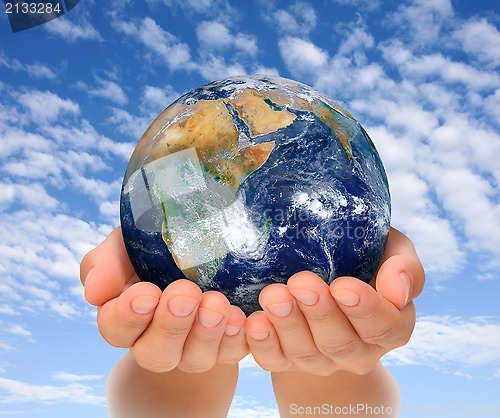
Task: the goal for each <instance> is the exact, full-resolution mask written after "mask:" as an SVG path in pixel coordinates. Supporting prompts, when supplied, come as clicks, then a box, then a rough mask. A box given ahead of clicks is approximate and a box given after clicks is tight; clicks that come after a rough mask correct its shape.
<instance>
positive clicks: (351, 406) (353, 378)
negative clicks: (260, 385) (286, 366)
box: [272, 363, 400, 418]
mask: <svg viewBox="0 0 500 418" xmlns="http://www.w3.org/2000/svg"><path fill="white" fill-rule="evenodd" d="M272 380H273V387H274V393H275V396H276V401H277V403H278V407H279V411H280V417H282V418H283V417H297V416H300V415H304V416H306V415H313V414H316V415H327V414H329V413H331V414H332V415H340V416H350V415H352V416H356V417H363V416H374V415H378V416H386V417H389V416H394V417H396V416H398V411H399V401H400V399H399V389H398V386H397V384H396V381H395V380H394V378H393V377H392V375H391V374H390V373H389V372H388V371H387V370H386V369H385V368H384V367H383V366H382V364H381V363H378V364H377V365H376V366H375V367H374V368H373V369H372V371H371V372H369V373H368V374H366V375H363V376H360V375H356V374H352V373H349V372H344V371H340V372H336V373H334V374H332V375H330V376H326V377H323V376H315V375H312V374H308V373H302V372H281V373H272ZM314 408H316V409H314ZM370 408H371V409H370ZM376 408H377V409H376ZM339 412H340V414H339Z"/></svg>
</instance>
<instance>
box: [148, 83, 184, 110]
mask: <svg viewBox="0 0 500 418" xmlns="http://www.w3.org/2000/svg"><path fill="white" fill-rule="evenodd" d="M179 96H180V94H179V93H177V92H176V91H175V90H174V88H173V87H172V86H165V87H154V86H147V85H146V86H145V87H144V93H143V95H142V99H141V103H142V107H143V108H146V109H147V110H148V111H153V112H155V113H156V114H160V113H161V112H162V111H163V110H164V109H166V108H167V106H170V105H171V104H172V103H173V102H174V101H175V100H177V99H178V98H179Z"/></svg>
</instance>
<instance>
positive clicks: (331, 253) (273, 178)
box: [120, 75, 390, 314]
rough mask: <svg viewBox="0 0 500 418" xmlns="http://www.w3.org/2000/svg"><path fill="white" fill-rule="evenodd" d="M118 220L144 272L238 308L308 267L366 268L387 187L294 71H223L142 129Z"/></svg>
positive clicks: (330, 273) (350, 121) (351, 122)
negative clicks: (191, 285) (187, 284)
mask: <svg viewBox="0 0 500 418" xmlns="http://www.w3.org/2000/svg"><path fill="white" fill-rule="evenodd" d="M120 218H121V225H122V233H123V239H124V242H125V247H126V249H127V252H128V256H129V258H130V260H131V262H132V265H133V267H134V269H135V271H136V273H137V275H138V276H139V278H140V279H141V280H144V281H149V282H152V283H155V284H156V285H158V286H159V287H160V288H161V289H164V288H165V287H166V286H167V285H168V284H169V283H171V282H173V281H174V280H178V279H181V278H187V279H189V280H192V281H194V282H195V283H197V284H198V285H199V286H200V287H201V289H202V290H203V291H206V290H217V291H220V292H222V293H224V294H225V295H226V296H227V298H228V299H229V301H230V302H231V303H232V304H234V305H237V306H239V307H241V308H242V309H243V311H244V312H245V313H247V314H249V313H251V312H253V311H255V310H258V309H259V303H258V296H259V292H260V291H261V290H262V289H263V288H264V287H265V286H267V285H268V284H271V283H286V281H287V280H288V278H289V277H290V276H292V275H293V274H295V273H297V272H300V271H304V270H308V271H312V272H314V273H316V274H318V275H319V276H320V277H321V278H322V279H323V280H324V281H325V282H326V283H328V284H329V283H331V282H332V280H334V279H335V278H336V277H339V276H346V275H348V276H354V277H356V278H358V279H360V280H363V281H365V282H368V281H370V279H371V278H372V276H373V275H374V273H375V271H376V269H377V267H378V265H379V263H380V260H381V257H382V254H383V252H384V248H385V245H386V242H387V237H388V234H389V229H390V194H389V187H388V182H387V177H386V174H385V171H384V167H383V165H382V162H381V159H380V157H379V155H378V153H377V150H376V149H375V146H374V144H373V142H372V141H371V139H370V138H369V136H368V134H367V133H366V132H365V130H364V129H363V128H362V127H361V125H360V124H359V123H358V122H356V120H355V119H354V118H353V117H352V116H351V115H350V114H349V113H348V112H347V111H346V110H344V109H343V108H342V107H341V106H340V105H339V104H337V103H336V102H334V101H333V100H332V99H330V98H329V97H327V96H326V95H324V94H322V93H320V92H319V91H317V90H315V89H313V88H311V87H308V86H306V85H304V84H300V83H298V82H295V81H291V80H287V79H284V78H280V77H274V76H273V77H270V76H258V75H253V76H243V77H232V78H226V79H223V80H219V81H215V82H212V83H209V84H206V85H204V86H202V87H200V88H197V89H195V90H193V91H191V92H189V93H187V94H185V95H184V96H182V97H180V98H179V99H178V100H176V101H175V102H174V103H172V104H171V105H170V106H169V107H167V108H166V109H165V110H164V111H163V112H162V113H161V114H160V115H159V116H158V117H157V119H156V120H155V121H154V122H153V123H152V124H151V126H150V127H149V128H148V129H147V130H146V132H145V133H144V135H143V136H142V138H141V140H140V141H139V143H138V145H137V147H136V148H135V150H134V152H133V154H132V157H131V159H130V162H129V164H128V166H127V170H126V173H125V176H124V181H123V186H122V193H121V201H120Z"/></svg>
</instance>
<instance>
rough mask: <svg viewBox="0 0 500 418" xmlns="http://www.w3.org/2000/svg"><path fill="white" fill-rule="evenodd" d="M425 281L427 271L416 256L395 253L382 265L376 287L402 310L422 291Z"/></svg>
mask: <svg viewBox="0 0 500 418" xmlns="http://www.w3.org/2000/svg"><path fill="white" fill-rule="evenodd" d="M424 281H425V272H424V269H423V267H422V264H421V263H420V261H419V259H418V258H417V257H416V256H411V255H393V256H392V257H389V258H388V259H387V260H385V261H384V263H383V264H382V265H381V266H380V268H379V270H378V272H377V277H376V279H375V288H376V289H377V292H378V293H379V294H380V295H382V296H383V297H384V298H385V299H387V300H388V301H389V302H391V303H392V304H393V305H394V306H396V307H397V308H398V309H399V310H401V309H403V308H404V307H405V306H406V305H407V304H408V303H409V302H410V301H412V300H413V299H414V298H416V297H417V296H418V295H419V294H420V293H421V292H422V290H423V288H424Z"/></svg>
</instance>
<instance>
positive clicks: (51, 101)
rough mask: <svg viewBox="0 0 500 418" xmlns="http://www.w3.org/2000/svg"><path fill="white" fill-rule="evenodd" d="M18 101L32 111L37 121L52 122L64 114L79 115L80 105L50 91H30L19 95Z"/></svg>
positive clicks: (31, 113)
mask: <svg viewBox="0 0 500 418" xmlns="http://www.w3.org/2000/svg"><path fill="white" fill-rule="evenodd" d="M18 101H19V103H20V104H22V105H23V106H25V107H26V108H27V109H28V110H29V111H30V116H31V119H32V121H33V122H35V123H44V122H51V121H53V120H56V119H57V118H59V117H60V116H61V115H63V114H68V113H69V114H73V115H77V114H78V113H79V112H80V107H79V106H78V104H77V103H75V102H73V101H72V100H70V99H61V98H60V97H59V96H58V95H56V94H54V93H51V92H50V91H37V90H33V91H29V92H25V93H22V94H20V95H19V97H18Z"/></svg>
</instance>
